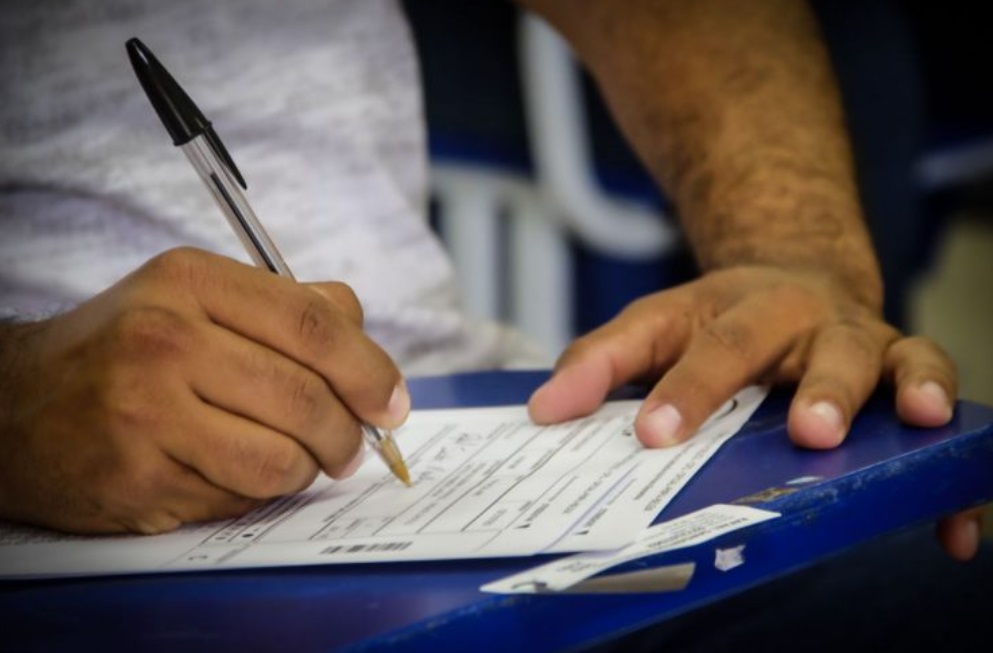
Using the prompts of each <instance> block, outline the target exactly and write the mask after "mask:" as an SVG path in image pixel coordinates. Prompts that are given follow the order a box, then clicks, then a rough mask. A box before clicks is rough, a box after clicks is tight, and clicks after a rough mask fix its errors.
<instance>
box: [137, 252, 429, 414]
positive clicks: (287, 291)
mask: <svg viewBox="0 0 993 653" xmlns="http://www.w3.org/2000/svg"><path fill="white" fill-rule="evenodd" d="M142 272H143V277H142V278H143V279H147V280H148V281H147V282H148V283H160V284H163V283H164V284H166V288H165V289H160V292H159V294H160V295H165V296H176V295H177V293H176V292H175V288H176V287H177V284H178V285H179V287H186V288H189V289H190V291H191V293H192V297H194V298H195V299H196V304H195V305H192V306H191V305H187V306H185V308H186V309H187V310H193V311H200V312H202V313H203V314H204V316H205V317H207V318H209V319H210V320H212V321H213V322H215V323H217V324H219V325H221V326H223V327H225V328H227V329H229V330H231V331H234V332H236V333H239V334H241V335H242V336H244V337H246V338H249V339H251V340H254V341H256V342H258V343H259V344H262V345H265V346H267V347H269V348H272V349H275V350H276V351H279V352H281V353H282V354H284V355H286V356H288V357H290V358H292V359H294V360H296V361H298V362H299V363H301V364H302V365H305V366H306V367H309V368H310V369H312V370H314V372H316V373H317V374H319V375H321V376H322V377H323V378H324V379H325V380H326V381H327V382H328V384H329V385H330V386H331V388H332V389H333V390H334V392H335V394H336V395H337V396H338V397H340V398H341V400H342V401H343V402H344V403H345V404H346V405H347V406H348V407H349V409H350V410H351V411H352V412H353V413H354V414H355V415H356V416H357V417H359V418H360V419H364V420H366V421H369V422H371V423H373V424H376V425H377V426H382V427H384V428H395V427H397V426H399V425H400V424H401V423H402V422H403V421H404V419H405V418H406V415H407V412H409V407H410V401H409V396H408V395H407V393H406V387H405V386H404V385H403V383H402V382H401V381H402V377H401V375H400V372H399V370H398V369H397V367H396V366H395V365H394V363H393V361H392V360H391V359H390V357H389V355H387V353H386V352H385V351H383V349H382V348H381V347H379V346H378V345H377V344H376V343H375V342H373V341H372V340H371V339H370V338H369V337H368V336H366V334H365V333H364V332H363V331H362V329H361V327H360V326H359V324H358V322H360V321H361V317H360V316H357V315H356V312H355V307H357V306H358V301H357V300H356V299H355V298H354V295H353V294H352V297H351V299H346V297H347V296H348V295H349V294H351V290H349V289H348V288H347V287H346V286H344V285H342V284H320V285H319V286H316V285H315V286H304V285H301V284H298V283H296V282H294V281H293V280H291V279H288V278H284V277H280V276H277V275H274V274H272V273H270V272H268V271H266V270H262V269H260V268H256V267H252V266H249V265H244V264H242V263H239V262H237V261H234V260H232V259H228V258H226V257H222V256H216V255H212V254H209V253H207V252H201V251H198V250H194V249H189V248H187V249H177V250H170V251H169V252H167V253H166V254H163V255H160V256H158V257H156V258H154V259H152V261H150V262H149V263H147V264H146V265H145V266H144V267H143V268H142ZM315 288H318V289H319V291H318V292H315ZM329 296H330V297H331V299H329ZM177 301H179V300H177Z"/></svg>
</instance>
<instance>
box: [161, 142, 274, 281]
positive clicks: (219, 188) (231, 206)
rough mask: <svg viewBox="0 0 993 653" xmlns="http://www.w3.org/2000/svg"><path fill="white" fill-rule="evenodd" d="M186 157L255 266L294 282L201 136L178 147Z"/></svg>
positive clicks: (264, 232) (234, 182) (260, 225)
mask: <svg viewBox="0 0 993 653" xmlns="http://www.w3.org/2000/svg"><path fill="white" fill-rule="evenodd" d="M180 149H182V150H183V152H184V153H185V154H186V157H187V158H188V159H189V160H190V163H192V164H193V167H194V168H195V169H196V171H197V173H198V174H199V175H200V178H201V179H203V182H204V183H205V184H206V185H207V189H208V190H209V191H210V193H211V195H213V196H214V200H215V201H216V202H217V205H218V206H220V207H221V211H223V212H224V217H225V218H227V220H228V222H230V223H231V226H232V228H233V229H234V231H235V233H236V234H237V235H238V238H239V239H240V240H241V244H242V245H243V246H244V247H245V249H246V250H247V251H248V253H249V255H250V256H251V257H252V260H253V261H254V262H255V264H256V265H258V266H260V267H263V268H266V269H268V270H271V271H272V272H275V273H276V274H279V275H282V276H285V277H289V278H291V279H292V278H293V274H292V273H291V272H290V269H289V267H288V266H287V265H286V263H285V262H284V261H283V257H282V256H281V255H280V254H279V250H277V249H276V246H275V245H274V244H273V242H272V240H270V239H269V234H267V233H266V231H265V229H264V228H263V227H262V224H261V223H259V220H258V218H256V217H255V212H254V211H252V207H251V206H249V204H248V200H247V199H246V198H245V194H244V193H242V192H241V187H240V186H239V185H238V182H237V181H235V179H234V177H233V176H232V175H231V173H230V172H229V171H228V169H227V167H226V166H225V165H224V164H223V163H222V162H221V161H220V159H218V157H217V155H216V154H214V151H213V150H212V149H211V147H210V144H209V143H207V141H206V139H205V138H204V137H203V136H197V137H196V138H194V139H193V140H191V141H189V142H188V143H186V144H184V145H182V146H180Z"/></svg>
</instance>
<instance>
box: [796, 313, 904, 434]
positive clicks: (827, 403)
mask: <svg viewBox="0 0 993 653" xmlns="http://www.w3.org/2000/svg"><path fill="white" fill-rule="evenodd" d="M898 337H899V333H898V332H897V331H896V330H895V329H893V328H892V327H890V326H887V325H885V324H883V323H881V322H878V323H869V324H863V323H859V322H839V323H837V324H834V325H832V326H830V327H827V328H825V329H824V330H822V331H820V332H819V333H818V335H817V337H816V338H815V339H814V342H813V344H812V345H811V347H810V350H809V353H808V359H807V366H806V370H805V371H804V372H803V376H802V378H801V379H800V383H799V385H798V386H797V390H796V394H795V395H794V397H793V402H792V403H791V405H790V412H789V417H788V420H787V430H788V431H789V434H790V438H791V439H792V440H793V442H795V443H796V444H798V445H800V446H802V447H808V448H811V449H830V448H832V447H836V446H838V445H839V444H841V443H842V441H843V440H844V439H845V435H846V434H847V433H848V429H849V426H850V425H851V421H852V419H853V418H854V416H855V413H857V412H858V410H859V409H860V408H861V407H862V405H863V404H864V403H865V402H866V400H867V399H868V398H869V395H870V394H872V391H873V390H874V389H875V388H876V385H877V384H878V383H879V377H880V373H881V371H882V357H883V352H884V351H885V350H886V347H888V346H889V344H890V343H891V342H893V341H894V340H896V339H897V338H898Z"/></svg>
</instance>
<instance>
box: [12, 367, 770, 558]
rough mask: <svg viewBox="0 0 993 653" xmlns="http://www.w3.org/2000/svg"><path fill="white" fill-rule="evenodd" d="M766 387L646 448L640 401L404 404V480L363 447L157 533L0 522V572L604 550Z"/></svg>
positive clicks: (647, 515)
mask: <svg viewBox="0 0 993 653" xmlns="http://www.w3.org/2000/svg"><path fill="white" fill-rule="evenodd" d="M765 395H766V389H764V388H760V387H757V386H753V387H749V388H746V389H744V390H742V391H741V392H740V393H738V395H736V396H735V397H734V398H733V399H732V400H731V401H729V402H728V403H727V404H726V405H725V406H723V407H722V408H721V410H719V411H718V412H717V413H715V415H714V416H713V417H711V419H710V420H708V422H707V423H706V424H705V425H704V427H703V428H701V429H700V431H699V432H698V433H697V434H696V435H694V436H693V437H692V438H691V439H690V440H688V441H687V442H685V443H683V444H681V445H678V446H676V447H671V448H668V449H646V448H644V447H643V446H642V445H641V444H640V443H639V442H638V440H637V439H636V438H635V437H634V432H633V420H634V416H635V414H636V412H637V409H638V406H639V405H640V402H638V401H618V402H609V403H607V404H605V405H604V406H603V407H602V408H601V409H600V410H599V411H598V412H596V413H595V414H593V415H591V416H589V417H585V418H581V419H577V420H573V421H571V422H568V423H565V424H558V425H553V426H537V425H535V424H533V423H532V422H531V421H530V420H529V419H528V416H527V412H526V408H525V407H524V406H509V407H497V408H459V409H452V410H428V411H414V412H412V413H411V415H410V418H409V419H408V421H407V423H406V424H405V425H404V426H403V428H401V429H399V430H397V431H396V432H395V436H396V440H397V444H398V446H399V447H400V449H401V450H402V452H403V454H404V457H405V458H406V461H407V465H408V467H409V469H410V472H411V478H412V481H413V487H410V488H408V487H406V486H404V485H403V484H402V483H400V482H399V481H398V480H397V479H396V478H395V477H394V476H393V475H392V474H390V472H389V471H388V470H387V468H386V466H385V465H384V464H383V463H382V462H381V461H380V460H379V459H378V458H376V457H375V456H372V455H369V456H367V457H366V460H365V462H364V463H363V465H362V467H361V468H360V469H359V471H358V472H357V473H356V474H355V475H354V476H353V477H351V478H349V479H347V480H344V481H333V480H331V479H329V478H327V477H325V476H321V477H319V478H318V479H317V480H316V481H315V482H314V484H313V485H312V486H311V487H310V488H308V489H307V490H306V491H304V492H301V493H299V494H296V495H292V496H288V497H284V498H281V499H278V500H274V501H272V502H270V503H268V504H267V505H265V506H263V507H261V508H259V509H257V510H255V511H253V512H251V513H249V514H248V515H245V516H244V517H241V518H239V519H234V520H230V521H224V522H215V523H205V524H195V525H189V526H185V527H182V528H180V529H179V530H177V531H175V532H172V533H168V534H164V535H155V536H140V535H136V536H130V535H128V536H112V537H81V536H68V535H61V534H58V533H53V532H51V531H43V530H38V529H30V528H24V527H21V526H16V525H11V524H3V523H0V578H3V577H6V578H12V577H32V576H37V577H42V576H73V575H96V574H101V575H102V574H121V573H137V572H155V571H181V570H197V569H224V568H238V567H261V566H289V565H310V564H333V563H355V562H378V561H399V560H429V559H454V558H479V557H493V556H525V555H533V554H537V553H548V552H573V551H594V550H604V549H616V548H618V547H622V546H624V545H627V544H629V543H631V542H632V541H634V540H635V539H636V537H637V536H638V535H639V534H640V533H641V532H642V531H643V530H644V529H645V528H646V527H647V526H648V525H649V524H651V522H652V521H653V520H654V518H655V517H656V516H657V515H658V514H659V512H660V511H661V510H662V509H663V508H664V507H665V506H666V505H667V504H668V503H669V501H671V500H672V498H673V497H674V496H675V495H676V494H677V493H678V492H679V490H680V489H681V488H682V487H683V486H684V485H685V484H686V482H687V481H689V479H690V478H692V477H693V475H694V474H695V473H696V472H697V471H698V470H699V469H700V468H701V467H702V466H703V465H704V464H705V463H706V462H707V460H709V459H710V457H711V456H712V455H713V454H714V453H715V452H716V451H717V449H718V448H719V447H720V446H721V445H722V444H723V443H724V442H725V441H726V440H727V439H728V438H729V437H731V436H732V435H734V433H736V432H737V431H738V430H739V429H740V428H741V426H742V425H743V424H744V423H745V421H746V420H747V419H748V417H749V416H750V415H751V414H752V413H753V412H754V410H755V409H756V408H757V407H758V406H759V404H760V403H761V402H762V399H763V398H764V397H765Z"/></svg>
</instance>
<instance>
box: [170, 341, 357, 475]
mask: <svg viewBox="0 0 993 653" xmlns="http://www.w3.org/2000/svg"><path fill="white" fill-rule="evenodd" d="M202 330H203V331H204V332H205V333H204V334H203V337H202V340H203V342H204V346H203V347H202V348H201V349H202V351H203V352H204V354H203V355H202V356H200V357H198V358H197V359H196V360H195V361H193V362H192V369H191V370H189V371H188V372H187V374H189V379H188V380H189V383H190V387H191V388H193V390H194V391H195V392H196V394H197V395H198V396H200V397H201V398H202V399H203V400H205V401H207V402H208V403H210V404H211V405H213V406H215V407H217V408H221V409H223V410H225V411H227V412H229V413H234V414H237V415H241V416H242V417H245V418H248V419H250V420H252V421H254V422H258V423H259V424H262V425H264V426H267V427H269V428H270V429H272V430H273V431H275V432H278V433H282V434H285V435H288V436H290V437H292V438H294V439H295V440H296V441H297V442H299V443H300V444H301V445H303V447H305V448H306V449H307V451H308V452H309V453H310V455H311V456H312V457H313V458H314V459H315V460H317V462H318V464H319V465H320V467H321V469H323V470H324V471H325V472H327V474H328V475H330V476H332V477H337V476H339V475H340V474H341V473H342V472H343V470H345V468H346V467H347V465H348V464H349V463H350V462H351V461H352V460H354V459H355V457H356V455H357V453H358V451H359V449H360V448H361V446H362V431H361V426H360V424H359V422H358V421H357V420H356V418H355V416H354V415H352V413H351V412H350V411H349V410H348V408H347V407H346V406H344V405H343V404H342V402H341V401H340V400H339V399H338V397H337V396H336V395H335V394H334V392H332V390H331V388H330V387H329V386H328V384H327V382H326V381H325V380H324V379H323V378H322V377H321V376H319V375H317V374H316V373H315V372H313V371H312V370H310V369H309V368H306V367H303V366H302V365H300V364H299V363H297V362H296V361H294V360H292V359H290V358H287V357H286V356H284V355H282V354H281V353H279V352H277V351H274V350H272V349H268V348H266V347H263V346H261V345H259V344H257V343H255V342H253V341H251V340H248V339H246V338H243V337H241V336H239V335H238V334H234V333H232V332H230V331H226V330H224V329H222V328H220V327H218V326H214V325H212V324H209V323H205V326H204V327H203V329H202Z"/></svg>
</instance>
